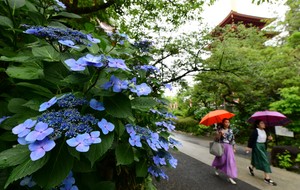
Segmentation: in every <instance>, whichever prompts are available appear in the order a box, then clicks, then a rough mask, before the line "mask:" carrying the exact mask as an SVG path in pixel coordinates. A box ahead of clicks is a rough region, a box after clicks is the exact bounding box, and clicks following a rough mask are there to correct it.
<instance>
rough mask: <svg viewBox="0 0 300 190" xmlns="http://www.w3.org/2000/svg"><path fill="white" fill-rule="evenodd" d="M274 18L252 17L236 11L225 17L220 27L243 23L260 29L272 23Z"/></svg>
mask: <svg viewBox="0 0 300 190" xmlns="http://www.w3.org/2000/svg"><path fill="white" fill-rule="evenodd" d="M272 20H273V19H272V18H264V17H258V16H251V15H246V14H242V13H238V12H236V11H230V13H229V14H228V15H227V16H226V17H225V19H224V20H223V21H222V22H221V23H220V24H219V25H218V26H220V27H224V26H225V25H227V24H231V25H232V24H238V23H240V22H241V23H243V24H244V25H245V26H251V25H252V26H256V27H258V28H260V29H262V28H263V27H265V26H266V24H267V23H268V22H270V21H272Z"/></svg>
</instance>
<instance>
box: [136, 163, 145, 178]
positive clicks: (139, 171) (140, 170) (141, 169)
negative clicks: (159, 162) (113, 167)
mask: <svg viewBox="0 0 300 190" xmlns="http://www.w3.org/2000/svg"><path fill="white" fill-rule="evenodd" d="M135 173H136V176H137V177H146V176H147V175H148V164H147V160H141V161H140V162H137V163H136V167H135Z"/></svg>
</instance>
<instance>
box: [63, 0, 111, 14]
mask: <svg viewBox="0 0 300 190" xmlns="http://www.w3.org/2000/svg"><path fill="white" fill-rule="evenodd" d="M63 3H64V4H65V5H66V7H67V10H66V11H68V12H71V13H75V14H88V13H93V12H97V11H99V10H104V9H106V8H108V7H110V6H112V5H113V4H115V3H116V0H108V1H107V2H106V3H102V4H98V5H97V4H96V5H94V6H89V7H78V0H74V1H73V3H71V2H70V1H69V0H65V1H63Z"/></svg>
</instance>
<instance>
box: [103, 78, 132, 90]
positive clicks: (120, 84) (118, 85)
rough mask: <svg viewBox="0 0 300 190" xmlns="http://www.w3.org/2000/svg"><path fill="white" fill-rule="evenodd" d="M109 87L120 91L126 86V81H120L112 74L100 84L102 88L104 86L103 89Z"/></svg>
mask: <svg viewBox="0 0 300 190" xmlns="http://www.w3.org/2000/svg"><path fill="white" fill-rule="evenodd" d="M110 87H113V92H121V91H122V89H124V90H125V89H127V88H128V81H127V80H124V81H122V80H120V79H119V78H117V77H115V76H114V75H112V76H111V77H110V80H109V81H108V82H106V83H105V84H103V86H102V88H104V89H105V90H107V89H109V88H110Z"/></svg>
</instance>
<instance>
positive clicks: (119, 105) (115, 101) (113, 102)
mask: <svg viewBox="0 0 300 190" xmlns="http://www.w3.org/2000/svg"><path fill="white" fill-rule="evenodd" d="M103 104H104V107H105V110H106V111H107V113H109V114H110V115H112V116H114V117H117V118H127V117H131V116H132V110H131V103H130V100H129V99H128V97H127V96H125V95H124V94H121V93H118V94H116V95H115V96H112V97H104V101H103Z"/></svg>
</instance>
